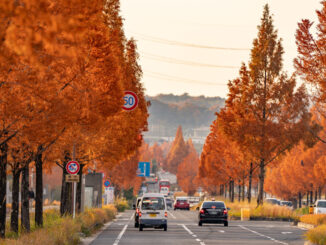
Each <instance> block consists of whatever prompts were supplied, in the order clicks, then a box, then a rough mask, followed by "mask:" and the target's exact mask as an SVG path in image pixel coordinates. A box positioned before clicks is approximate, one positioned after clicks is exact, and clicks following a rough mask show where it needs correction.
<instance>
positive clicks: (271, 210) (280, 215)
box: [192, 197, 299, 220]
mask: <svg viewBox="0 0 326 245" xmlns="http://www.w3.org/2000/svg"><path fill="white" fill-rule="evenodd" d="M215 200H216V201H224V202H225V204H226V206H227V207H228V208H230V211H229V217H230V218H240V217H241V208H249V210H250V218H251V219H282V220H298V219H299V216H298V215H297V214H296V213H295V212H294V211H293V210H292V209H290V208H288V207H284V206H278V205H271V204H267V203H265V204H264V205H263V206H259V207H257V202H256V200H252V202H251V203H248V202H247V201H241V202H238V201H235V202H233V203H232V202H230V201H228V200H225V199H223V198H221V197H218V198H215ZM200 205H201V203H199V204H198V205H196V206H194V207H192V210H196V208H197V207H200Z"/></svg>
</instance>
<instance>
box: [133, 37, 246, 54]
mask: <svg viewBox="0 0 326 245" xmlns="http://www.w3.org/2000/svg"><path fill="white" fill-rule="evenodd" d="M135 35H136V37H137V36H138V37H139V38H141V39H143V40H146V41H150V42H155V43H162V44H167V45H175V46H181V47H191V48H203V49H215V50H229V51H249V50H250V49H249V48H232V47H218V46H209V45H202V44H194V43H186V42H179V41H173V40H168V39H164V38H159V37H153V36H148V35H143V34H139V33H135Z"/></svg>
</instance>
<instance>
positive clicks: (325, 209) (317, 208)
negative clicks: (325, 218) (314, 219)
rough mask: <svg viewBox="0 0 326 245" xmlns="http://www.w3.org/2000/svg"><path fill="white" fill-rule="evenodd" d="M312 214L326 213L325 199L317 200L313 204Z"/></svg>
mask: <svg viewBox="0 0 326 245" xmlns="http://www.w3.org/2000/svg"><path fill="white" fill-rule="evenodd" d="M314 214H326V200H317V201H316V204H315V205H314Z"/></svg>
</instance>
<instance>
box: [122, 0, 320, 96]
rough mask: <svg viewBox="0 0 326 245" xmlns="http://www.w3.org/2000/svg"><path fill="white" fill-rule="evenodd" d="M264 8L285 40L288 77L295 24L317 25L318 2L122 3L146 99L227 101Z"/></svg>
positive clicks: (171, 0) (210, 0)
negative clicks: (230, 83)
mask: <svg viewBox="0 0 326 245" xmlns="http://www.w3.org/2000/svg"><path fill="white" fill-rule="evenodd" d="M266 3H268V4H269V6H270V10H271V13H272V14H273V18H274V26H275V28H276V29H278V34H279V37H281V38H282V39H283V46H284V50H285V54H284V56H283V58H284V68H285V70H286V71H288V72H289V73H292V72H293V71H294V69H293V59H294V58H295V57H296V55H297V48H296V44H295V36H294V35H295V31H296V29H297V23H298V22H299V21H300V20H301V19H306V18H307V19H310V20H312V21H315V22H316V20H317V16H316V13H315V10H316V9H321V7H322V5H321V4H320V0H223V1H222V0H121V12H122V16H123V18H124V19H125V21H124V28H125V33H126V36H127V37H128V38H130V37H134V38H135V39H136V40H137V45H138V51H139V54H140V65H141V66H142V69H143V73H144V75H143V79H142V82H143V83H144V86H145V88H146V94H148V95H157V94H160V93H174V94H183V93H189V94H190V95H196V96H197V95H205V96H221V97H224V98H225V97H226V95H227V92H228V91H227V86H226V84H227V83H228V80H230V79H234V78H236V77H237V76H238V71H239V67H240V65H241V62H243V61H244V62H247V61H248V59H249V54H250V51H249V49H251V47H252V41H253V39H254V38H255V37H256V36H257V25H259V24H260V18H261V16H262V11H263V6H264V4H266ZM170 41H173V42H170ZM171 43H172V44H173V45H170V44H171ZM183 43H187V44H188V43H189V44H195V45H201V46H210V47H221V48H232V49H244V50H221V49H207V48H196V47H188V46H185V45H183ZM180 44H181V45H180ZM166 61H168V62H166ZM184 61H186V62H184ZM180 63H181V64H180ZM206 65H208V66H206ZM220 66H222V67H220ZM233 67H235V68H233Z"/></svg>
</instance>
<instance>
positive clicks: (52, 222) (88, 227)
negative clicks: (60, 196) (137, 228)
mask: <svg viewBox="0 0 326 245" xmlns="http://www.w3.org/2000/svg"><path fill="white" fill-rule="evenodd" d="M116 213H117V210H116V208H115V207H114V205H107V206H104V207H103V208H102V209H99V208H96V209H89V210H86V211H85V212H83V213H81V214H79V215H77V217H76V219H74V220H73V219H72V218H71V217H70V216H64V217H61V216H60V213H59V211H58V210H57V209H49V210H46V211H45V212H44V217H43V218H44V227H43V228H40V229H35V230H33V231H32V232H31V233H27V234H20V237H19V238H18V239H6V240H4V241H0V244H1V245H2V244H6V245H7V244H8V245H34V244H35V245H44V244H46V245H61V244H62V245H75V244H79V242H80V238H79V233H80V232H82V233H84V234H85V235H86V236H87V235H90V234H91V233H92V232H93V231H95V230H96V229H98V228H99V227H101V226H102V225H103V224H104V223H106V222H108V221H110V220H112V219H113V218H114V217H115V215H116Z"/></svg>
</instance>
